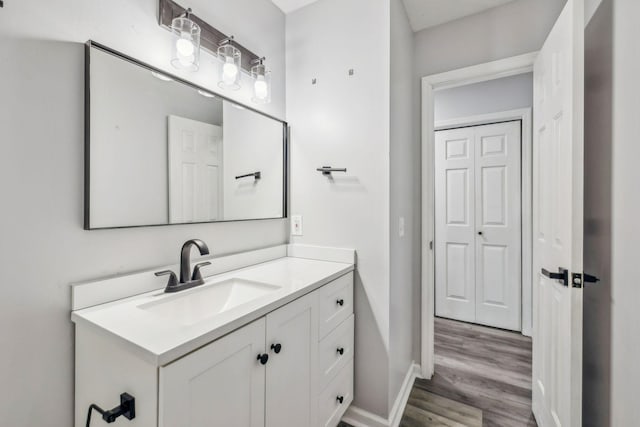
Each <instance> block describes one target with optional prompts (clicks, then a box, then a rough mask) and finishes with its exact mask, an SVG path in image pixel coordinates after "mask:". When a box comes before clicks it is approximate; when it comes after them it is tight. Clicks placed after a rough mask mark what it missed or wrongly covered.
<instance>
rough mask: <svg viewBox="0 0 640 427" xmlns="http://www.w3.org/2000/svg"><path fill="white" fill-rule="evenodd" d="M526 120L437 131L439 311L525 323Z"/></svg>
mask: <svg viewBox="0 0 640 427" xmlns="http://www.w3.org/2000/svg"><path fill="white" fill-rule="evenodd" d="M520 128H521V126H520V122H519V121H514V122H506V123H498V124H491V125H483V126H474V127H466V128H459V129H452V130H446V131H439V132H436V152H435V155H436V176H435V183H436V315H438V316H442V317H448V318H452V319H457V320H463V321H467V322H474V323H481V324H485V325H490V326H495V327H500V328H505V329H512V330H520V329H521V300H522V291H521V290H522V285H521V199H520V198H521V195H520V194H521V176H520V148H521V135H520Z"/></svg>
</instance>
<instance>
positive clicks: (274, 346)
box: [271, 344, 282, 354]
mask: <svg viewBox="0 0 640 427" xmlns="http://www.w3.org/2000/svg"><path fill="white" fill-rule="evenodd" d="M271 350H273V352H274V353H275V354H278V353H280V350H282V344H271Z"/></svg>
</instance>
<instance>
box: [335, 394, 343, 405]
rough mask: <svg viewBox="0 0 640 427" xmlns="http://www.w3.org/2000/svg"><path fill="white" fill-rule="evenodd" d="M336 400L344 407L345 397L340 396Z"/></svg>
mask: <svg viewBox="0 0 640 427" xmlns="http://www.w3.org/2000/svg"><path fill="white" fill-rule="evenodd" d="M336 400H337V401H338V402H340V404H341V405H342V402H344V396H338V397H336Z"/></svg>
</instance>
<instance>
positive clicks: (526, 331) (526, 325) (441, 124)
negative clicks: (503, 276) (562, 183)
mask: <svg viewBox="0 0 640 427" xmlns="http://www.w3.org/2000/svg"><path fill="white" fill-rule="evenodd" d="M531 110H532V109H531V108H521V109H517V110H508V111H501V112H497V113H490V114H482V115H477V116H469V117H459V118H455V119H449V120H439V121H437V122H435V123H434V131H439V130H445V129H452V128H456V127H464V126H482V125H488V124H494V123H500V122H510V121H516V120H519V121H520V123H521V133H522V134H521V136H520V144H521V159H520V162H521V166H520V167H521V175H522V181H521V189H520V191H521V194H520V197H521V200H522V206H521V212H522V227H521V230H520V232H521V238H520V244H521V250H522V252H521V253H522V260H521V262H522V268H521V282H520V283H521V286H522V298H521V304H522V310H521V317H522V323H521V325H522V331H521V332H522V335H525V336H528V337H530V336H531V332H532V330H531V328H532V325H533V311H532V307H533V294H532V288H531V286H532V278H533V271H532V268H533V240H532V239H533V234H532V233H533V215H532V214H533V205H532V200H533V176H532V171H533V146H532V137H533V134H532V120H531V119H532V113H531ZM434 208H435V205H434ZM434 273H435V270H434ZM434 286H435V283H434Z"/></svg>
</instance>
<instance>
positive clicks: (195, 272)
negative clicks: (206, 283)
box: [191, 261, 211, 281]
mask: <svg viewBox="0 0 640 427" xmlns="http://www.w3.org/2000/svg"><path fill="white" fill-rule="evenodd" d="M207 265H211V263H210V262H209V261H205V262H200V263H198V264H196V266H195V267H193V275H192V276H191V280H192V281H193V280H204V279H203V278H202V272H201V271H200V268H202V267H205V266H207Z"/></svg>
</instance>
